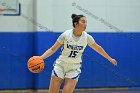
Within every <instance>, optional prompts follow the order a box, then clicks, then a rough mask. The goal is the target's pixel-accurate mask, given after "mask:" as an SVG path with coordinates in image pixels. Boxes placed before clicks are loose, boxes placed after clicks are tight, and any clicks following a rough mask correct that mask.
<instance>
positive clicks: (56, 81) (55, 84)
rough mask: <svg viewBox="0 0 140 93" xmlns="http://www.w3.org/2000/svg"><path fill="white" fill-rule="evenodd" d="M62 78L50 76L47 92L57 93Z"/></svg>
mask: <svg viewBox="0 0 140 93" xmlns="http://www.w3.org/2000/svg"><path fill="white" fill-rule="evenodd" d="M62 81H63V79H61V78H59V77H56V76H52V77H51V80H50V87H49V93H58V92H59V90H60V86H61V83H62Z"/></svg>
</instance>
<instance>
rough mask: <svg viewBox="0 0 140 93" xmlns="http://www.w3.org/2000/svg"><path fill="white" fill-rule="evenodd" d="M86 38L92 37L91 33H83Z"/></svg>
mask: <svg viewBox="0 0 140 93" xmlns="http://www.w3.org/2000/svg"><path fill="white" fill-rule="evenodd" d="M83 33H84V35H85V36H87V37H92V36H91V35H90V34H89V33H87V32H86V31H84V32H83Z"/></svg>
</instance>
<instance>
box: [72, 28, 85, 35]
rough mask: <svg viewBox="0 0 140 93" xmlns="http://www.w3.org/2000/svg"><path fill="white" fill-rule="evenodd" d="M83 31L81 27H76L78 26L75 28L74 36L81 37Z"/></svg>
mask: <svg viewBox="0 0 140 93" xmlns="http://www.w3.org/2000/svg"><path fill="white" fill-rule="evenodd" d="M82 32H83V31H81V30H79V29H76V28H74V29H73V34H74V36H76V37H80V36H81V35H82Z"/></svg>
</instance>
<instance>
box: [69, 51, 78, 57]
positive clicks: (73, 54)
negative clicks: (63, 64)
mask: <svg viewBox="0 0 140 93" xmlns="http://www.w3.org/2000/svg"><path fill="white" fill-rule="evenodd" d="M77 53H78V52H77V51H71V52H70V55H69V57H73V58H75V57H76V55H77Z"/></svg>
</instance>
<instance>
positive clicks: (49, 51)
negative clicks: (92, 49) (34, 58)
mask: <svg viewBox="0 0 140 93" xmlns="http://www.w3.org/2000/svg"><path fill="white" fill-rule="evenodd" d="M61 45H62V44H61V43H60V42H59V41H56V42H55V44H54V45H53V46H52V47H51V48H50V49H48V50H47V51H46V52H45V53H44V54H42V55H41V56H40V57H41V58H42V59H46V58H48V57H49V56H51V55H52V54H54V53H55V52H56V51H57V50H58V49H59V48H60V46H61Z"/></svg>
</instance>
